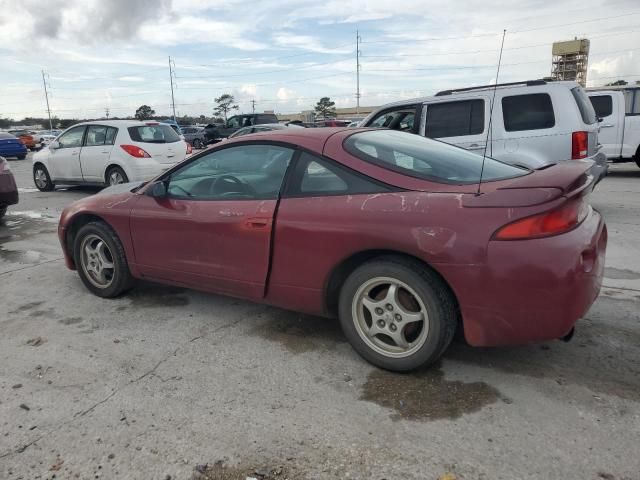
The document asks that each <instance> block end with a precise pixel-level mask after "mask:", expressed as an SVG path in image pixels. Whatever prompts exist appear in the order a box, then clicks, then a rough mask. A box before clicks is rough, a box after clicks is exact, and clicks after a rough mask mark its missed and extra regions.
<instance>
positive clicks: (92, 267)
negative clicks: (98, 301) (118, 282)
mask: <svg viewBox="0 0 640 480" xmlns="http://www.w3.org/2000/svg"><path fill="white" fill-rule="evenodd" d="M80 255H81V259H80V263H81V264H82V269H83V270H84V273H85V274H86V276H87V278H88V280H89V281H90V282H91V283H92V284H93V285H94V286H96V287H97V288H107V287H109V285H111V282H113V278H114V276H115V265H114V261H113V254H112V253H111V250H110V249H109V247H108V245H107V243H106V242H105V241H104V240H103V239H102V238H100V237H99V236H98V235H95V234H91V235H87V236H86V237H85V238H84V239H83V240H82V245H81V246H80Z"/></svg>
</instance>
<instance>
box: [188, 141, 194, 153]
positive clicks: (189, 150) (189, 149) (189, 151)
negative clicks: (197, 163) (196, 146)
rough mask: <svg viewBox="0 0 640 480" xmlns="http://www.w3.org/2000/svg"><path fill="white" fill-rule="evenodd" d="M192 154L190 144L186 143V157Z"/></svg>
mask: <svg viewBox="0 0 640 480" xmlns="http://www.w3.org/2000/svg"><path fill="white" fill-rule="evenodd" d="M192 153H193V147H192V146H191V144H190V143H187V155H191V154H192Z"/></svg>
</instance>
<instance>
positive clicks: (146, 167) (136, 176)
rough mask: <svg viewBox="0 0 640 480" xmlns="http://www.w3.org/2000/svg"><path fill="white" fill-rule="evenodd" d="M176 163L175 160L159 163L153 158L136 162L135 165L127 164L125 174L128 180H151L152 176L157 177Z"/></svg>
mask: <svg viewBox="0 0 640 480" xmlns="http://www.w3.org/2000/svg"><path fill="white" fill-rule="evenodd" d="M176 163H178V162H177V161H176V162H175V163H159V162H156V161H155V160H152V161H148V162H145V163H144V164H142V163H138V164H136V165H131V166H129V168H128V170H129V171H128V172H127V175H128V176H129V181H130V182H137V181H142V182H146V181H148V180H151V179H152V178H155V177H157V176H158V175H160V174H161V173H164V172H166V171H167V170H169V169H170V168H171V167H173V166H174V165H175V164H176Z"/></svg>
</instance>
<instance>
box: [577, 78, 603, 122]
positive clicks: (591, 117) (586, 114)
mask: <svg viewBox="0 0 640 480" xmlns="http://www.w3.org/2000/svg"><path fill="white" fill-rule="evenodd" d="M571 93H572V95H573V98H575V99H576V103H577V104H578V110H580V116H581V117H582V121H583V122H584V123H586V124H587V125H593V124H594V123H596V122H597V121H598V117H596V112H595V110H594V109H593V106H592V105H591V102H590V101H589V96H588V95H587V94H586V93H584V90H583V89H582V87H575V88H572V89H571Z"/></svg>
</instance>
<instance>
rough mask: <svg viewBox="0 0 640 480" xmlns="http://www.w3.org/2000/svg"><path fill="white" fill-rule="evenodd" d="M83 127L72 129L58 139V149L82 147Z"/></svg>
mask: <svg viewBox="0 0 640 480" xmlns="http://www.w3.org/2000/svg"><path fill="white" fill-rule="evenodd" d="M84 130H85V127H84V125H83V126H82V127H74V128H72V129H71V130H69V131H68V132H66V133H63V134H62V135H61V136H60V138H58V143H59V144H60V148H75V147H79V146H81V145H82V137H83V136H84Z"/></svg>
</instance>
